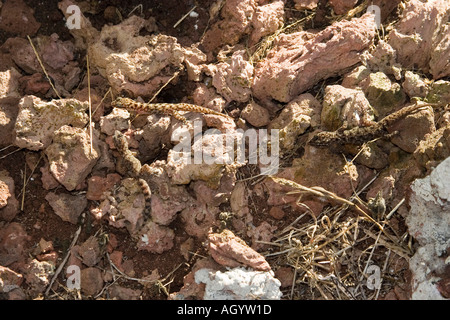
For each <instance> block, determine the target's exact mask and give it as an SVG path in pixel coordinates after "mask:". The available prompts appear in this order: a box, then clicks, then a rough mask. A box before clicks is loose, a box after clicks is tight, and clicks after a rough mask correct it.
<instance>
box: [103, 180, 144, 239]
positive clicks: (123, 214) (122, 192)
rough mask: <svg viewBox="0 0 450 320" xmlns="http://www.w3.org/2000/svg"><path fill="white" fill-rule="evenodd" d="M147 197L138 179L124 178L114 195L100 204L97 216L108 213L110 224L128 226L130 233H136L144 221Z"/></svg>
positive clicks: (119, 226) (118, 226)
mask: <svg viewBox="0 0 450 320" xmlns="http://www.w3.org/2000/svg"><path fill="white" fill-rule="evenodd" d="M145 206H146V197H145V195H144V193H143V192H142V188H141V185H140V184H139V182H138V180H137V179H134V178H126V179H123V180H122V181H121V182H120V184H119V185H118V187H117V191H116V193H115V195H114V197H112V196H108V197H106V199H105V200H104V201H102V203H101V204H100V207H99V208H98V211H96V212H95V213H96V217H97V218H99V217H101V216H102V215H104V214H105V213H108V214H109V216H108V220H109V224H110V225H112V226H114V227H116V228H127V230H128V232H129V233H130V234H134V233H136V232H137V231H138V230H139V229H140V228H141V227H142V224H143V223H144V210H145Z"/></svg>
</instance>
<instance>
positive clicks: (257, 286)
mask: <svg viewBox="0 0 450 320" xmlns="http://www.w3.org/2000/svg"><path fill="white" fill-rule="evenodd" d="M195 282H196V283H204V284H206V287H205V294H204V296H203V299H204V300H279V299H280V298H281V296H282V293H281V291H280V286H281V282H280V281H279V280H278V279H276V278H274V276H273V271H266V272H263V271H254V270H252V269H246V268H242V267H237V268H233V269H230V270H228V271H225V272H221V271H212V270H211V269H207V268H203V269H200V270H198V271H197V272H196V273H195Z"/></svg>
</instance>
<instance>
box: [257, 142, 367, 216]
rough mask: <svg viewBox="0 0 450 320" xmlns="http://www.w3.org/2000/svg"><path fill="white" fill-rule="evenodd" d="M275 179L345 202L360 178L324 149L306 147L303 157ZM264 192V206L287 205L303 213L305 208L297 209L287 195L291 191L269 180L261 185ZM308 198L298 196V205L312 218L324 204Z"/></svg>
mask: <svg viewBox="0 0 450 320" xmlns="http://www.w3.org/2000/svg"><path fill="white" fill-rule="evenodd" d="M277 177H280V178H284V179H288V180H292V181H294V182H296V183H299V184H300V185H303V186H306V187H313V186H320V187H323V188H325V189H326V190H328V191H330V192H333V193H335V194H337V195H338V196H340V197H343V198H346V199H348V198H349V197H350V196H351V195H352V194H353V187H355V188H356V186H357V185H358V183H359V180H360V177H359V173H358V171H357V168H356V166H355V165H353V164H350V163H348V162H346V161H345V159H343V158H342V156H341V155H338V154H335V153H332V152H331V151H330V150H328V149H318V148H315V147H310V146H307V147H306V148H305V153H304V155H303V157H301V158H297V159H294V161H293V163H292V167H288V168H286V169H284V170H283V171H281V172H280V173H278V174H277ZM262 184H263V187H264V190H268V193H269V198H268V199H267V204H268V205H271V206H280V205H286V204H291V206H292V208H293V209H294V210H299V211H304V210H305V207H303V206H300V207H299V206H297V204H296V201H297V200H298V197H299V195H298V194H292V195H289V194H287V193H288V192H290V191H293V190H295V189H294V188H292V187H287V186H282V185H280V184H278V183H276V182H275V181H273V180H272V179H266V181H263V182H262ZM324 200H325V199H320V198H318V197H314V196H311V195H307V194H305V195H304V196H302V203H303V204H305V205H306V206H308V207H309V209H311V211H312V212H313V213H314V214H315V215H319V214H320V213H321V212H322V209H323V207H324V205H326V203H327V201H324Z"/></svg>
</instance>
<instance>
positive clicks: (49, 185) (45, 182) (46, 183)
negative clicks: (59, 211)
mask: <svg viewBox="0 0 450 320" xmlns="http://www.w3.org/2000/svg"><path fill="white" fill-rule="evenodd" d="M44 160H45V164H44V165H43V166H42V167H41V168H40V169H39V170H40V171H41V174H42V175H41V181H42V187H43V188H44V189H45V190H50V189H54V188H56V187H57V186H59V185H60V184H59V182H58V180H56V179H55V177H54V176H53V175H52V173H51V172H50V164H49V163H48V160H47V157H44Z"/></svg>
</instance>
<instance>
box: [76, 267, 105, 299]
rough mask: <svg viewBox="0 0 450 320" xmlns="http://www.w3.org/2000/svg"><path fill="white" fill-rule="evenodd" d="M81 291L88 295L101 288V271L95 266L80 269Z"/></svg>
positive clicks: (96, 292)
mask: <svg viewBox="0 0 450 320" xmlns="http://www.w3.org/2000/svg"><path fill="white" fill-rule="evenodd" d="M80 286H81V292H82V293H83V294H85V295H88V296H93V295H96V294H98V293H99V292H100V291H101V290H102V288H103V277H102V272H101V271H100V270H99V269H97V268H85V269H83V270H81V281H80Z"/></svg>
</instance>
